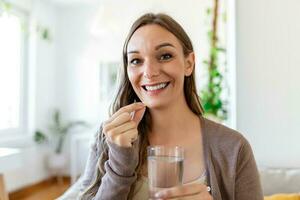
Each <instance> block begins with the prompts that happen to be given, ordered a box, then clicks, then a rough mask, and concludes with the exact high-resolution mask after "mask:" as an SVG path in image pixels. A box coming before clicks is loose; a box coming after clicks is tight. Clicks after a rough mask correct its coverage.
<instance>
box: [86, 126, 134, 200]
mask: <svg viewBox="0 0 300 200" xmlns="http://www.w3.org/2000/svg"><path fill="white" fill-rule="evenodd" d="M101 140H102V129H101V128H100V131H99V133H98V134H97V137H96V139H95V143H94V144H93V145H92V146H91V150H90V154H89V158H88V161H87V165H86V169H85V172H84V174H83V177H82V180H81V189H80V190H81V192H83V191H84V190H85V189H86V188H88V187H89V186H90V185H91V184H92V183H93V182H94V180H95V178H96V176H97V168H98V164H99V162H98V160H99V157H100V155H101V151H102V149H103V148H102V146H101V145H100V141H101ZM107 143H108V157H109V158H108V160H107V161H106V162H105V164H104V168H105V171H106V172H105V174H104V175H103V177H102V178H101V184H100V186H98V188H95V191H96V195H95V196H94V197H92V198H90V199H92V200H114V199H116V200H123V199H124V200H126V199H127V196H128V194H129V191H130V187H131V185H132V183H134V181H135V180H136V178H137V177H136V173H135V168H136V166H137V164H138V146H139V139H138V140H136V141H135V142H134V143H133V146H132V147H120V146H118V145H116V144H114V143H110V142H107ZM98 185H99V184H98Z"/></svg>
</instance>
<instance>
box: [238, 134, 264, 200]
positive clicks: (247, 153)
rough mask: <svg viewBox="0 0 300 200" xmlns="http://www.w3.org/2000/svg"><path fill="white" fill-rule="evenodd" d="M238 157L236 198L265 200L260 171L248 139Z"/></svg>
mask: <svg viewBox="0 0 300 200" xmlns="http://www.w3.org/2000/svg"><path fill="white" fill-rule="evenodd" d="M237 159H238V160H237V167H236V178H235V199H243V200H250V199H251V200H263V194H262V189H261V184H260V179H259V173H258V170H257V166H256V162H255V159H254V155H253V152H252V149H251V146H250V144H249V143H248V141H246V140H245V142H244V144H243V145H242V147H241V149H240V151H239V154H238V158H237Z"/></svg>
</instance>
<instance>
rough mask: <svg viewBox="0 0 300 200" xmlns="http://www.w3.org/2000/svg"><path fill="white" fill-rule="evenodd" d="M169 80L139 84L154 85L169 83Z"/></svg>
mask: <svg viewBox="0 0 300 200" xmlns="http://www.w3.org/2000/svg"><path fill="white" fill-rule="evenodd" d="M169 82H170V81H162V82H157V83H147V84H142V85H141V86H142V87H144V86H154V85H159V84H162V83H169Z"/></svg>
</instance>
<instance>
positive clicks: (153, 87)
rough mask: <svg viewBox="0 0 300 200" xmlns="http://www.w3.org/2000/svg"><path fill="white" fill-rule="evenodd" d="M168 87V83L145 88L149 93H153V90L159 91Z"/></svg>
mask: <svg viewBox="0 0 300 200" xmlns="http://www.w3.org/2000/svg"><path fill="white" fill-rule="evenodd" d="M166 86H167V83H160V84H158V85H152V86H149V85H147V86H145V88H146V90H147V91H153V90H159V89H161V88H164V87H166Z"/></svg>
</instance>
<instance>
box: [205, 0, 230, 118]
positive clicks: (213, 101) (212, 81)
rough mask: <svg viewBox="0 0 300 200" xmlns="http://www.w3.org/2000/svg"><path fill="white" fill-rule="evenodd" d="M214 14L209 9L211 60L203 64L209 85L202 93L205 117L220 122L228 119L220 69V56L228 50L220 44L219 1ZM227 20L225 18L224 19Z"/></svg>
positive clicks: (216, 0)
mask: <svg viewBox="0 0 300 200" xmlns="http://www.w3.org/2000/svg"><path fill="white" fill-rule="evenodd" d="M214 2H215V4H214V8H213V12H212V11H211V9H207V16H209V17H212V29H211V30H209V31H208V33H207V34H208V38H209V44H210V50H209V58H208V60H204V61H203V63H204V65H205V66H207V69H208V83H207V84H206V86H205V88H203V89H202V90H201V92H200V98H201V102H202V105H203V108H204V112H205V115H212V116H214V117H216V118H218V119H220V120H225V119H227V108H226V104H227V102H226V101H224V100H222V98H221V94H222V92H223V88H222V87H223V86H222V82H223V75H222V73H221V71H220V68H219V56H220V54H222V53H226V49H225V48H222V47H220V46H219V44H218V36H217V24H218V20H219V16H218V15H219V14H218V8H219V1H218V0H215V1H214ZM224 19H225V18H224Z"/></svg>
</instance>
